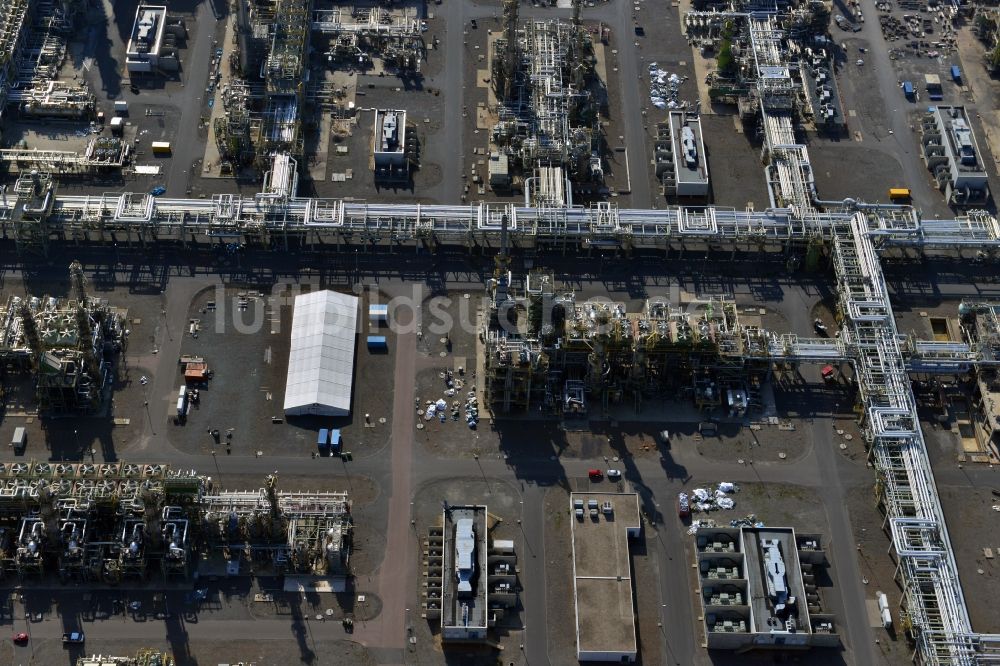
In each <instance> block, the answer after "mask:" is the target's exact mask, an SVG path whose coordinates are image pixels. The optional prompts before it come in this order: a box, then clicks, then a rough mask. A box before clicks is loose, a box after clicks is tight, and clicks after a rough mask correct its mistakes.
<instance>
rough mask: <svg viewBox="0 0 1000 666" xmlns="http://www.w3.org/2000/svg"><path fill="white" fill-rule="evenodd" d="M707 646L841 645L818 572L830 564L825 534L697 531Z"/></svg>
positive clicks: (772, 530)
mask: <svg viewBox="0 0 1000 666" xmlns="http://www.w3.org/2000/svg"><path fill="white" fill-rule="evenodd" d="M695 545H696V548H695V552H696V553H697V555H696V557H697V562H696V564H697V570H698V584H699V588H700V592H701V594H700V598H701V605H702V612H701V616H702V617H703V618H704V622H705V636H706V643H707V646H708V648H709V649H710V650H711V649H718V650H741V651H743V650H749V649H756V648H761V649H769V650H773V649H785V648H787V649H798V650H806V649H809V648H811V647H836V646H838V645H839V644H840V637H839V636H838V635H837V633H836V628H835V625H834V620H833V616H832V615H831V614H829V613H826V612H824V611H823V605H822V600H821V598H820V595H819V593H818V592H817V589H816V583H815V572H816V571H818V570H819V569H820V568H821V567H823V566H825V565H826V556H825V554H824V553H823V551H821V550H820V539H819V537H818V536H814V535H796V534H795V530H793V529H791V528H788V527H768V528H763V527H762V528H756V527H743V528H701V529H699V530H698V532H697V533H696V535H695Z"/></svg>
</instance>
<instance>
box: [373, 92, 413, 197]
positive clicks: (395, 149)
mask: <svg viewBox="0 0 1000 666" xmlns="http://www.w3.org/2000/svg"><path fill="white" fill-rule="evenodd" d="M374 135H375V136H374V140H373V141H372V152H373V153H374V154H375V179H376V180H380V181H406V180H407V179H408V178H409V176H410V169H409V161H408V159H407V156H406V111H393V110H380V109H377V110H376V111H375V132H374Z"/></svg>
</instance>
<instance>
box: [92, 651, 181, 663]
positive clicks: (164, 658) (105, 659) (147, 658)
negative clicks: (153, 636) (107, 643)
mask: <svg viewBox="0 0 1000 666" xmlns="http://www.w3.org/2000/svg"><path fill="white" fill-rule="evenodd" d="M176 663H177V662H176V661H174V658H173V656H171V655H170V654H169V653H166V652H161V651H159V650H151V649H149V648H143V649H141V650H139V651H138V652H136V654H135V656H134V657H117V656H113V655H109V654H93V655H90V656H89V657H80V658H78V659H77V660H76V662H75V665H76V666H175V664H176Z"/></svg>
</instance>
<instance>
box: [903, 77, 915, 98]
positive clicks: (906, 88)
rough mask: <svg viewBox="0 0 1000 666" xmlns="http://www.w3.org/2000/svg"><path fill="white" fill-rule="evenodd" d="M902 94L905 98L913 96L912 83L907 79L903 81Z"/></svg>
mask: <svg viewBox="0 0 1000 666" xmlns="http://www.w3.org/2000/svg"><path fill="white" fill-rule="evenodd" d="M903 94H904V95H906V96H907V98H910V97H913V84H912V83H910V82H909V81H903Z"/></svg>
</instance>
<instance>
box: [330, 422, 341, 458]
mask: <svg viewBox="0 0 1000 666" xmlns="http://www.w3.org/2000/svg"><path fill="white" fill-rule="evenodd" d="M330 451H331V452H332V453H340V429H339V428H336V429H334V430H331V431H330Z"/></svg>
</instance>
